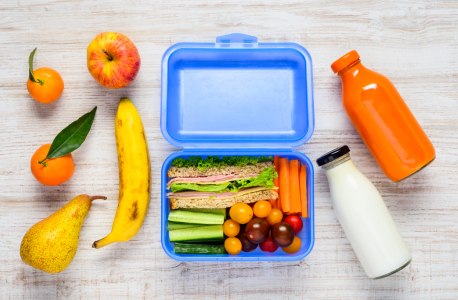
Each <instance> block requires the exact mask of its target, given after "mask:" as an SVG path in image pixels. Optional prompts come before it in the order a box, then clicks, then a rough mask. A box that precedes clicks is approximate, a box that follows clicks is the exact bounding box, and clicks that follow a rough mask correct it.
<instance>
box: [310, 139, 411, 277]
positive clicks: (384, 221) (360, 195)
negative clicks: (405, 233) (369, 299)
mask: <svg viewBox="0 0 458 300" xmlns="http://www.w3.org/2000/svg"><path fill="white" fill-rule="evenodd" d="M317 164H318V165H319V166H321V167H322V168H323V169H324V171H325V172H326V177H327V178H328V181H329V188H330V192H331V198H332V205H333V207H334V212H335V213H336V216H337V219H338V220H339V222H340V224H341V225H342V228H343V230H344V231H345V235H346V236H347V238H348V240H349V241H350V244H351V246H352V247H353V250H354V251H355V253H356V256H357V257H358V259H359V262H360V263H361V265H362V266H363V269H364V271H365V272H366V274H367V276H369V277H370V278H372V279H379V278H383V277H386V276H389V275H391V274H393V273H396V272H398V271H400V270H401V269H403V268H405V267H406V266H407V265H408V264H409V263H410V260H411V257H410V251H409V248H408V247H407V245H406V243H405V242H404V240H403V238H402V236H401V234H400V233H399V230H398V228H397V227H396V224H395V223H394V221H393V218H392V217H391V215H390V212H389V211H388V208H387V207H386V205H385V203H384V202H383V199H382V197H381V196H380V194H379V192H378V191H377V189H376V188H375V187H374V185H373V184H372V183H371V182H370V181H369V179H367V178H366V176H364V175H363V173H361V172H360V171H359V170H358V169H357V168H356V167H355V165H354V164H353V161H352V160H351V158H350V149H349V148H348V147H347V146H342V147H340V148H337V149H334V150H332V151H331V152H329V153H326V154H325V155H323V156H322V157H320V158H318V159H317Z"/></svg>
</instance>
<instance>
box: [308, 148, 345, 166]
mask: <svg viewBox="0 0 458 300" xmlns="http://www.w3.org/2000/svg"><path fill="white" fill-rule="evenodd" d="M347 153H350V148H348V146H347V145H344V146H342V147H339V148H336V149H334V150H332V151H329V152H328V153H326V154H325V155H323V156H321V157H320V158H318V159H317V160H316V163H317V164H318V166H320V167H321V166H323V165H325V164H327V163H330V162H331V161H334V160H336V159H338V158H339V157H342V156H344V155H345V154H347Z"/></svg>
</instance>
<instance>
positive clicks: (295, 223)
mask: <svg viewBox="0 0 458 300" xmlns="http://www.w3.org/2000/svg"><path fill="white" fill-rule="evenodd" d="M283 222H286V223H288V224H289V225H291V226H292V227H293V229H294V233H295V234H296V235H297V234H298V233H299V232H301V230H302V227H304V224H303V223H302V219H301V217H299V216H298V215H289V216H286V217H285V218H284V219H283Z"/></svg>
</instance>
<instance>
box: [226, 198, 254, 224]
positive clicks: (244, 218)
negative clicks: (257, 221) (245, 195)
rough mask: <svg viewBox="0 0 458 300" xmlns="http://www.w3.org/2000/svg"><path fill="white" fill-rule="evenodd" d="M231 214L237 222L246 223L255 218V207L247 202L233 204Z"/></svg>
mask: <svg viewBox="0 0 458 300" xmlns="http://www.w3.org/2000/svg"><path fill="white" fill-rule="evenodd" d="M229 215H230V216H231V219H232V220H234V221H235V222H237V223H239V224H246V223H248V222H250V220H251V219H252V218H253V209H251V207H250V206H249V205H248V204H246V203H237V204H234V205H232V207H231V209H230V210H229Z"/></svg>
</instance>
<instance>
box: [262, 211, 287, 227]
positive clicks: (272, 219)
mask: <svg viewBox="0 0 458 300" xmlns="http://www.w3.org/2000/svg"><path fill="white" fill-rule="evenodd" d="M266 220H267V222H269V224H270V226H273V225H275V224H277V223H280V222H281V220H283V213H282V212H281V210H279V209H278V208H274V209H272V211H271V212H270V214H269V215H268V216H267V218H266Z"/></svg>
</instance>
